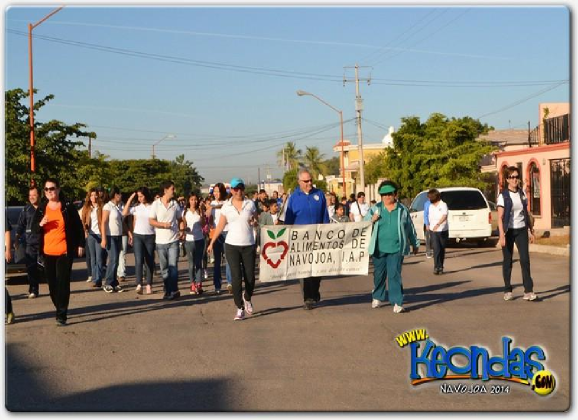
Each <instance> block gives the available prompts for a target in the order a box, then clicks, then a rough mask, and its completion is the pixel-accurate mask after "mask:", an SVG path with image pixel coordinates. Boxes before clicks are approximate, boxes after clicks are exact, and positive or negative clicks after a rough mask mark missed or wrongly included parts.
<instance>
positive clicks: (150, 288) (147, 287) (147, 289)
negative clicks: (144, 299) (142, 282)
mask: <svg viewBox="0 0 578 420" xmlns="http://www.w3.org/2000/svg"><path fill="white" fill-rule="evenodd" d="M152 293H153V288H152V287H151V285H150V284H147V285H146V294H147V295H152Z"/></svg>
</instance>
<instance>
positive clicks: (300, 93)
mask: <svg viewBox="0 0 578 420" xmlns="http://www.w3.org/2000/svg"><path fill="white" fill-rule="evenodd" d="M297 95H298V96H313V97H314V98H315V99H317V100H318V101H319V102H321V103H323V104H325V105H327V106H328V107H329V108H331V109H332V110H334V111H335V112H337V113H338V114H339V124H340V127H341V179H342V181H343V196H344V197H347V187H346V184H345V164H344V163H343V159H344V158H343V156H344V155H345V152H344V149H343V111H340V110H339V109H337V108H335V107H333V106H332V105H330V104H328V103H327V102H325V101H324V100H323V99H321V98H320V97H319V96H317V95H314V94H312V93H309V92H305V91H304V90H298V91H297Z"/></svg>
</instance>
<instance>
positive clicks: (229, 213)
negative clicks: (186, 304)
mask: <svg viewBox="0 0 578 420" xmlns="http://www.w3.org/2000/svg"><path fill="white" fill-rule="evenodd" d="M231 191H232V197H231V198H230V199H229V200H227V201H225V203H224V204H223V207H222V208H221V218H220V220H219V223H218V224H217V227H216V229H215V233H214V234H213V237H212V238H211V243H210V244H209V246H208V247H207V252H209V253H210V252H213V245H214V244H215V242H217V241H218V239H217V238H219V236H220V235H221V232H222V231H223V229H224V228H225V226H227V225H228V227H229V233H227V237H226V239H225V256H226V257H227V261H228V263H229V266H230V267H231V278H232V283H233V298H234V300H235V305H236V306H237V313H236V315H235V318H234V320H235V321H240V320H242V319H244V318H245V312H247V314H249V315H252V314H253V304H252V303H251V297H252V296H253V289H254V288H255V258H256V254H255V252H256V251H255V236H254V235H253V226H254V225H255V224H256V223H257V219H256V214H257V209H256V208H255V204H254V203H253V201H251V200H249V199H248V198H246V197H245V182H244V181H243V180H242V179H240V178H233V179H232V180H231ZM243 278H244V279H245V293H244V294H243V286H242V284H241V281H242V279H243Z"/></svg>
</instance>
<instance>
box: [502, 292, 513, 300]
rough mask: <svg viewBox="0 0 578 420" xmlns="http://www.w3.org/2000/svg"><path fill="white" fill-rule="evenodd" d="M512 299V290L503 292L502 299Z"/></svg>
mask: <svg viewBox="0 0 578 420" xmlns="http://www.w3.org/2000/svg"><path fill="white" fill-rule="evenodd" d="M512 299H514V295H512V292H506V293H504V300H506V301H507V300H512Z"/></svg>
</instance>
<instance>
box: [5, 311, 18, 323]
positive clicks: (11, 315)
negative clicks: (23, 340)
mask: <svg viewBox="0 0 578 420" xmlns="http://www.w3.org/2000/svg"><path fill="white" fill-rule="evenodd" d="M15 318H16V317H15V316H14V312H8V313H7V314H6V322H5V324H14V319H15Z"/></svg>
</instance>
